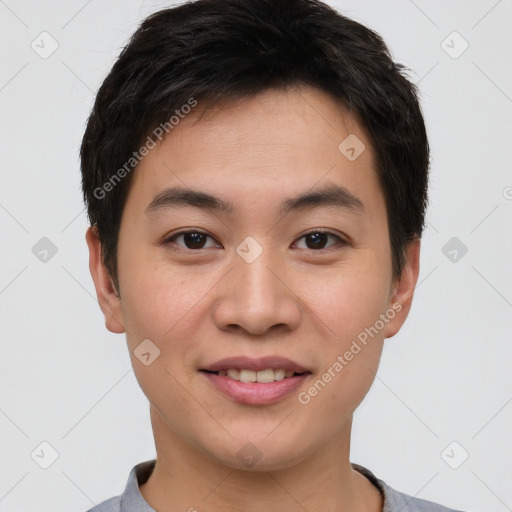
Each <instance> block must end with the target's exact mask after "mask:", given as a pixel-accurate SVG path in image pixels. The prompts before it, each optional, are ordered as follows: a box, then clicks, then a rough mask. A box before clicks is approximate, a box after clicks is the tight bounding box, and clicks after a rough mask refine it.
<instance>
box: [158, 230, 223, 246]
mask: <svg viewBox="0 0 512 512" xmlns="http://www.w3.org/2000/svg"><path fill="white" fill-rule="evenodd" d="M180 238H183V243H184V244H185V245H181V244H177V243H176V240H179V239H180ZM207 238H211V239H212V240H213V238H212V237H211V236H210V235H207V234H206V233H202V232H201V231H180V232H179V233H175V234H174V235H172V236H171V237H169V238H167V239H166V240H165V241H164V244H166V245H167V244H170V243H172V244H175V245H178V246H179V247H184V248H185V249H191V250H194V249H207V248H208V246H205V242H206V239H207ZM209 247H215V244H214V245H213V246H209Z"/></svg>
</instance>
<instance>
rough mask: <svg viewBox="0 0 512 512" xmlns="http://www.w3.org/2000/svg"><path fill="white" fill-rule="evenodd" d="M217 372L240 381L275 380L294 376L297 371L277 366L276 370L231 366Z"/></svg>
mask: <svg viewBox="0 0 512 512" xmlns="http://www.w3.org/2000/svg"><path fill="white" fill-rule="evenodd" d="M217 373H218V374H219V375H222V376H228V377H230V378H231V379H233V380H238V381H240V382H274V381H275V380H283V379H284V378H290V377H293V375H294V373H295V372H294V371H293V370H285V369H284V368H277V369H275V370H274V369H272V368H267V369H266V370H260V371H259V372H255V371H253V370H238V369H236V368H229V369H228V370H219V371H218V372H217Z"/></svg>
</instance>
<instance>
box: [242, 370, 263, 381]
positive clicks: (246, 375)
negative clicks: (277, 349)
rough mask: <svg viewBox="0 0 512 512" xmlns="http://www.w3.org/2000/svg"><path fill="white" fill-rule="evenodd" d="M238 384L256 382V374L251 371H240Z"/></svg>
mask: <svg viewBox="0 0 512 512" xmlns="http://www.w3.org/2000/svg"><path fill="white" fill-rule="evenodd" d="M258 373H259V372H258ZM240 382H256V372H254V371H252V370H240Z"/></svg>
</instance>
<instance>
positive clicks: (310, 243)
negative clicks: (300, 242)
mask: <svg viewBox="0 0 512 512" xmlns="http://www.w3.org/2000/svg"><path fill="white" fill-rule="evenodd" d="M329 237H332V238H335V239H337V240H338V242H341V244H344V243H345V241H344V240H343V239H342V238H340V237H339V236H338V235H335V234H334V233H330V232H328V231H311V232H310V233H306V234H305V235H303V236H302V237H301V238H300V239H305V240H306V247H299V249H312V250H318V249H326V248H327V249H329V248H330V247H332V246H333V245H336V244H332V245H330V246H329V247H326V244H327V243H328V240H329Z"/></svg>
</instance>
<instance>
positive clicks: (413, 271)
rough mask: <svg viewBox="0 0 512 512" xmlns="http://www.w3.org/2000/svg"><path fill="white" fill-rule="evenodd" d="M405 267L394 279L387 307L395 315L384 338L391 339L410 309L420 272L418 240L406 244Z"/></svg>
mask: <svg viewBox="0 0 512 512" xmlns="http://www.w3.org/2000/svg"><path fill="white" fill-rule="evenodd" d="M405 257H406V261H405V265H404V268H403V269H402V273H401V275H400V277H399V278H396V279H395V282H394V284H393V289H392V292H391V297H390V302H389V307H390V309H393V310H394V311H395V312H396V314H395V316H394V317H393V318H392V320H390V321H389V322H388V323H387V324H386V328H385V330H384V337H385V338H391V337H392V336H394V335H395V334H396V333H397V332H398V331H399V330H400V328H401V327H402V325H403V324H404V322H405V320H406V318H407V316H408V315H409V311H410V309H411V304H412V299H413V296H414V289H415V288H416V283H417V281H418V275H419V271H420V239H419V238H416V239H415V240H413V241H411V242H409V243H408V245H407V248H406V251H405Z"/></svg>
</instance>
